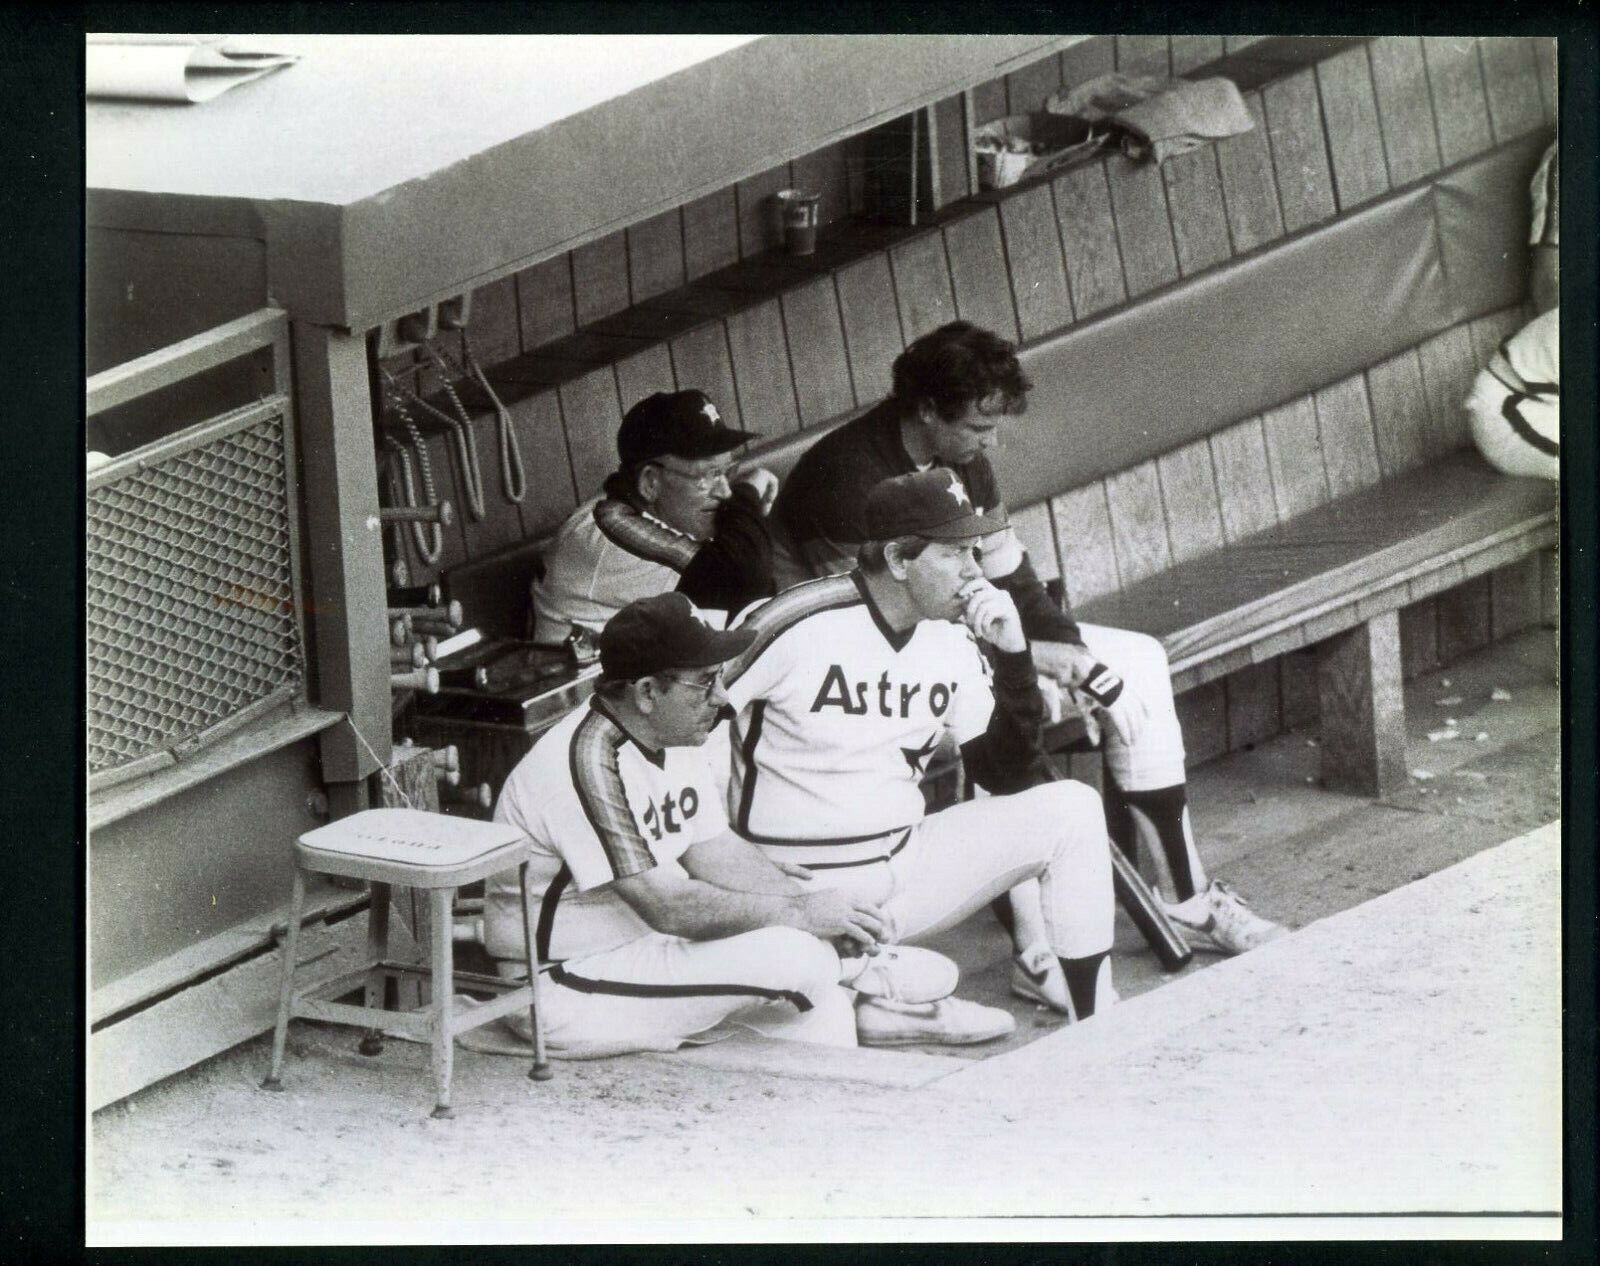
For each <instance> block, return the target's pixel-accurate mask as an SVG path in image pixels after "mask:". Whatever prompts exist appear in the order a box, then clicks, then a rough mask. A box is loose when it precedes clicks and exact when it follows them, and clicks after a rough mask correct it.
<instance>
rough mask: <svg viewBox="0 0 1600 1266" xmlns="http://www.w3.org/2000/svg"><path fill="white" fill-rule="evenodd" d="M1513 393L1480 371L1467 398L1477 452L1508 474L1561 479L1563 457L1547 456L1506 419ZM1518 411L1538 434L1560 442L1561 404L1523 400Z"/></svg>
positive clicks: (1490, 463)
mask: <svg viewBox="0 0 1600 1266" xmlns="http://www.w3.org/2000/svg"><path fill="white" fill-rule="evenodd" d="M1510 394H1511V392H1510V391H1509V390H1508V389H1507V388H1506V386H1505V384H1504V383H1502V382H1501V381H1500V380H1499V379H1498V378H1496V377H1495V376H1494V375H1493V374H1491V373H1490V372H1489V371H1488V370H1486V369H1485V370H1480V371H1479V372H1478V376H1477V377H1476V378H1475V379H1473V382H1472V392H1471V394H1469V395H1468V396H1467V399H1466V410H1467V417H1468V419H1469V421H1470V422H1471V424H1472V442H1473V443H1474V444H1476V445H1477V446H1478V451H1479V452H1480V453H1482V454H1483V456H1484V460H1485V461H1487V462H1488V463H1489V465H1491V466H1493V467H1494V468H1495V469H1496V470H1499V471H1503V472H1504V473H1505V474H1508V475H1528V476H1532V477H1534V478H1536V479H1560V478H1561V458H1560V456H1559V455H1558V454H1555V453H1546V452H1544V451H1543V450H1542V449H1539V448H1537V447H1535V446H1534V445H1532V444H1530V443H1528V441H1527V440H1526V439H1525V438H1524V437H1522V436H1521V435H1519V434H1517V430H1516V428H1515V427H1513V426H1512V425H1511V423H1510V422H1508V421H1507V420H1506V416H1505V413H1504V411H1503V410H1504V406H1505V402H1506V398H1507V397H1508V396H1510ZM1518 409H1519V411H1520V412H1521V414H1522V416H1523V417H1524V418H1526V419H1527V420H1528V423H1529V425H1530V426H1532V427H1533V429H1534V430H1535V431H1536V432H1538V433H1539V434H1541V435H1544V436H1546V437H1547V438H1549V439H1557V437H1558V435H1559V430H1560V405H1559V404H1558V403H1556V402H1554V401H1549V400H1540V399H1532V400H1523V401H1522V402H1521V404H1519V405H1518ZM1558 442H1559V441H1558Z"/></svg>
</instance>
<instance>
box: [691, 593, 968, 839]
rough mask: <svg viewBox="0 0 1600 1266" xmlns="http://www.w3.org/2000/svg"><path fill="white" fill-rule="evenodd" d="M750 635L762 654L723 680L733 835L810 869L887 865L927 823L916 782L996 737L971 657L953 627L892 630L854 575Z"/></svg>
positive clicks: (793, 602)
mask: <svg viewBox="0 0 1600 1266" xmlns="http://www.w3.org/2000/svg"><path fill="white" fill-rule="evenodd" d="M743 626H744V627H746V628H752V629H754V630H755V631H756V640H755V642H754V643H752V644H751V646H750V648H749V649H748V650H747V651H745V653H744V654H743V655H741V656H740V657H739V658H738V659H737V660H735V661H733V663H731V664H730V665H728V667H727V669H726V670H724V674H723V677H724V682H725V684H726V689H727V692H728V697H729V700H730V702H731V703H732V705H733V707H734V709H735V711H736V718H735V721H734V726H733V735H732V738H733V776H732V779H731V781H730V784H729V800H728V809H729V817H730V818H731V819H732V821H733V823H734V826H735V828H736V829H737V830H738V831H739V833H740V834H742V835H743V836H745V838H747V839H750V840H753V841H755V842H756V843H758V844H761V845H763V846H765V847H767V848H768V849H771V850H779V849H781V850H783V851H782V853H781V856H782V857H783V858H784V859H785V860H788V861H794V862H798V863H800V864H803V865H816V866H838V865H854V864H859V863H860V862H862V861H870V860H873V859H875V858H877V857H880V856H883V855H884V854H885V853H886V852H888V851H891V850H892V849H893V848H894V847H895V841H896V837H897V836H898V835H900V834H903V832H904V831H905V829H906V828H908V827H909V826H911V825H912V824H914V823H915V822H917V821H918V820H919V819H920V818H921V817H922V815H923V811H924V806H923V799H922V791H921V788H920V785H919V784H920V779H921V777H922V775H923V773H924V772H926V770H927V766H928V762H929V760H930V759H931V758H932V757H933V755H934V753H935V752H936V751H937V750H938V749H939V746H940V744H941V743H943V742H946V741H951V742H954V743H956V744H961V743H965V742H967V741H968V740H969V739H971V738H974V737H975V736H977V735H978V734H981V733H982V732H983V730H984V728H985V726H986V725H987V724H988V720H989V714H990V712H991V711H992V710H993V707H994V696H993V694H992V692H991V690H990V687H989V679H988V665H987V663H986V661H985V660H984V658H983V655H982V653H981V652H980V651H979V649H978V647H977V644H976V643H975V642H974V641H973V640H972V637H971V635H970V634H969V633H968V632H967V630H966V629H965V628H964V627H963V626H961V625H957V624H947V623H943V622H938V621H924V622H921V623H919V624H916V625H914V626H913V627H912V628H910V629H908V630H903V631H897V630H895V629H893V628H891V627H890V626H889V625H888V623H887V622H886V621H885V620H884V618H883V616H882V614H881V613H880V612H879V611H878V610H877V608H876V607H875V606H874V605H873V603H872V600H871V598H870V596H869V594H868V592H867V590H866V588H865V586H864V584H863V583H862V582H861V580H860V577H859V574H858V573H852V574H850V575H847V576H828V577H824V578H823V579H821V580H814V581H809V582H807V583H805V584H802V585H798V586H796V587H795V588H793V589H790V590H787V591H786V592H784V593H782V594H780V595H778V597H776V598H774V599H773V600H772V601H770V602H768V603H766V604H765V605H763V606H761V607H758V608H756V609H755V610H754V611H753V612H751V613H750V614H749V615H748V616H747V617H746V618H745V620H744V621H743Z"/></svg>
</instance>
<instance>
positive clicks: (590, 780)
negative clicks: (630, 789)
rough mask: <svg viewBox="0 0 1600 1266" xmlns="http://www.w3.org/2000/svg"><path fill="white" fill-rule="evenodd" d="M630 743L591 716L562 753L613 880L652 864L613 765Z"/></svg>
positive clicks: (612, 725) (601, 717)
mask: <svg viewBox="0 0 1600 1266" xmlns="http://www.w3.org/2000/svg"><path fill="white" fill-rule="evenodd" d="M631 741H632V740H630V739H629V737H628V735H627V733H626V732H625V731H624V730H623V729H622V727H621V726H619V725H618V724H617V723H616V722H615V721H614V720H612V719H611V718H610V717H608V716H606V714H605V713H603V712H599V711H594V710H591V711H590V712H589V714H588V715H587V716H585V717H584V718H583V720H582V721H580V722H578V726H577V728H576V729H575V730H573V732H572V741H571V743H570V744H569V745H568V747H567V764H568V769H569V772H570V773H571V776H572V785H573V788H574V789H575V790H576V791H577V793H578V803H579V804H581V805H582V806H583V813H584V816H585V817H587V818H588V819H589V825H590V826H592V827H594V832H595V834H596V835H597V836H599V837H600V847H601V848H602V849H604V850H605V855H606V861H607V862H608V863H609V864H610V866H611V873H612V874H613V875H615V876H616V877H617V878H618V879H625V878H627V877H628V876H629V875H638V874H642V873H643V872H645V871H647V870H650V869H651V868H652V867H654V866H655V864H656V861H655V858H654V857H653V856H652V855H651V853H650V849H649V848H648V847H647V846H646V844H645V842H644V837H643V836H642V835H640V834H639V828H638V826H637V825H636V824H635V823H634V820H633V811H632V810H631V809H630V808H629V807H628V793H627V790H626V788H625V787H624V786H623V783H622V770H621V768H620V766H619V764H618V759H617V758H618V754H619V753H620V752H621V750H622V745H623V744H624V743H627V742H631Z"/></svg>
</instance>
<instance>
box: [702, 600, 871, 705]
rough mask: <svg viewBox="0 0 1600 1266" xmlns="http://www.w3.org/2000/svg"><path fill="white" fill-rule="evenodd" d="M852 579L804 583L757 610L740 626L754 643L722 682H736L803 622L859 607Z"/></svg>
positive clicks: (728, 667)
mask: <svg viewBox="0 0 1600 1266" xmlns="http://www.w3.org/2000/svg"><path fill="white" fill-rule="evenodd" d="M853 576H854V573H853V572H852V573H847V574H845V575H843V576H823V577H821V578H820V579H818V580H808V581H804V582H803V583H801V584H798V585H796V586H795V587H794V588H792V589H786V590H784V592H782V593H780V594H779V595H778V596H777V597H776V598H773V599H772V600H771V601H770V602H767V603H765V604H763V605H762V606H760V607H757V608H756V609H755V611H753V612H752V613H751V614H750V616H749V618H748V619H746V620H745V621H744V622H743V623H742V624H740V626H739V627H740V628H745V629H754V630H755V634H756V640H755V641H754V642H752V643H750V645H749V647H748V648H747V649H746V650H745V651H744V653H743V654H742V655H740V656H739V657H738V658H737V659H735V660H733V661H732V662H731V663H730V664H729V665H728V666H727V667H726V668H725V669H723V674H722V677H723V680H724V681H725V682H727V683H728V684H729V685H732V684H733V683H734V682H736V681H738V680H739V678H740V677H742V676H743V675H744V674H745V672H746V671H748V670H749V668H750V665H752V664H754V663H755V662H756V660H758V659H760V658H761V656H762V655H763V654H764V653H765V652H766V649H767V648H768V647H769V646H771V645H772V644H773V642H775V641H777V639H778V638H779V637H781V636H782V635H783V634H784V633H787V632H788V631H789V630H790V629H792V628H794V627H795V625H797V624H799V623H800V622H801V621H802V620H808V619H810V618H811V617H812V616H814V615H821V614H822V613H823V612H824V611H837V610H840V609H841V608H844V607H852V606H856V605H857V604H859V603H860V602H861V600H862V599H861V591H860V590H859V589H857V588H856V583H855V580H854V579H853Z"/></svg>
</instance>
